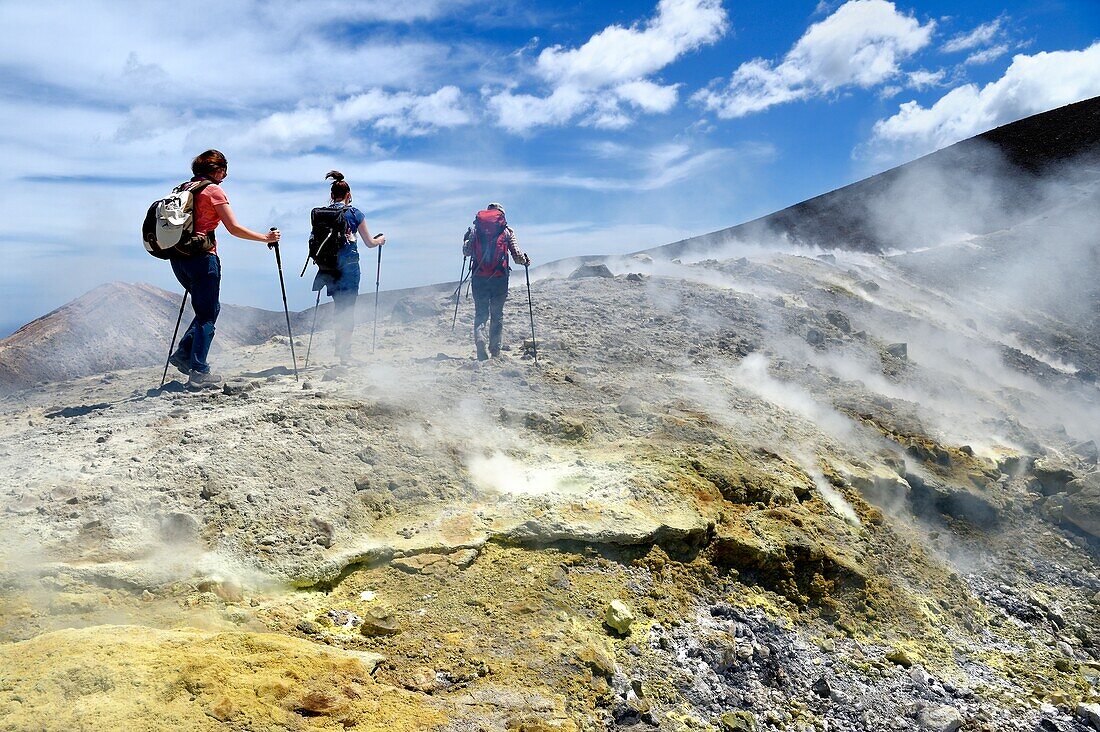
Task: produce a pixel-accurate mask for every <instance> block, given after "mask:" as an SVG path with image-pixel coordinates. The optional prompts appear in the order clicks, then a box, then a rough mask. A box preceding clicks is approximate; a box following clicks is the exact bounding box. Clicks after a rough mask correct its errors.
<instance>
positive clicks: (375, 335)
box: [370, 235, 382, 353]
mask: <svg viewBox="0 0 1100 732" xmlns="http://www.w3.org/2000/svg"><path fill="white" fill-rule="evenodd" d="M379 236H381V235H379ZM381 281H382V245H381V244H379V245H378V269H377V270H376V271H375V273H374V333H373V334H372V335H371V338H370V352H371V353H374V347H375V345H376V344H377V343H378V285H379V283H380V282H381Z"/></svg>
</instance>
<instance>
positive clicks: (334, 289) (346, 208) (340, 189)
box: [309, 170, 386, 364]
mask: <svg viewBox="0 0 1100 732" xmlns="http://www.w3.org/2000/svg"><path fill="white" fill-rule="evenodd" d="M329 178H332V188H331V191H330V193H331V199H332V200H331V202H330V203H329V205H328V206H327V207H325V208H327V209H330V210H335V211H340V212H342V213H343V216H342V217H341V218H340V226H339V241H338V242H337V243H336V246H335V247H332V248H330V249H327V250H326V247H324V246H322V245H324V242H320V243H318V242H317V241H316V238H317V237H319V236H321V233H320V232H321V229H319V228H318V223H319V222H321V221H322V219H323V217H320V216H318V215H317V213H316V212H317V211H318V210H321V211H323V209H314V214H313V225H314V229H313V232H312V233H310V247H309V250H310V253H311V255H313V254H314V253H316V256H314V257H313V259H314V261H315V262H316V263H317V276H316V277H314V278H313V292H316V293H317V298H318V300H320V297H321V290H322V288H325V289H327V290H328V296H329V297H331V298H332V305H333V309H334V311H335V312H334V314H333V328H332V330H333V336H334V338H335V341H336V358H338V359H339V360H340V363H342V364H347V363H349V362H350V361H351V336H352V333H353V332H354V330H355V301H356V299H357V298H358V297H359V277H360V272H359V249H358V247H357V246H356V241H357V238H358V237H359V236H362V237H363V243H365V244H366V245H367V248H368V249H373V248H374V247H380V246H382V245H383V244H385V243H386V237H385V236H383V235H382V234H378V235H377V236H371V233H370V230H369V229H367V221H366V217H365V216H364V215H363V212H362V211H360V210H359V209H357V208H355V207H354V206H352V205H351V186H350V185H349V184H348V182H347V181H346V180H344V174H343V173H341V172H340V171H338V170H330V171H329V172H328V174H327V175H326V176H325V180H328V179H329ZM318 247H320V249H318Z"/></svg>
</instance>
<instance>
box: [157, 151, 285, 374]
mask: <svg viewBox="0 0 1100 732" xmlns="http://www.w3.org/2000/svg"><path fill="white" fill-rule="evenodd" d="M191 172H192V173H193V174H194V177H192V178H191V181H190V186H189V188H192V189H193V188H195V187H196V186H199V185H202V184H205V185H203V187H202V189H201V190H200V191H199V192H198V193H197V194H196V195H195V201H194V210H193V216H194V232H195V236H196V237H198V238H200V239H201V238H203V237H205V240H206V242H207V244H206V245H205V246H204V247H203V249H206V251H200V252H199V253H197V254H193V255H190V256H184V255H182V254H173V255H172V257H171V258H170V261H171V262H172V271H173V272H174V273H175V275H176V279H177V280H179V283H180V284H181V285H183V287H184V289H185V290H187V292H189V293H190V294H191V307H192V308H194V310H195V318H194V319H193V320H192V321H191V325H190V326H188V328H187V332H186V333H184V335H183V338H181V339H180V342H179V347H178V348H176V350H175V352H174V353H172V355H171V356H169V358H168V360H169V362H170V363H171V364H172V365H173V366H175V367H176V368H177V369H179V370H180V372H181V373H184V374H188V375H189V378H188V380H187V385H188V386H189V387H201V386H203V385H207V384H217V383H219V382H220V381H221V377H220V376H218V375H217V374H215V373H213V372H212V371H211V370H210V364H209V363H207V360H206V358H207V354H208V353H209V352H210V343H211V341H213V340H214V323H215V322H216V321H217V320H218V313H219V311H220V310H221V304H220V303H219V302H218V295H219V293H220V290H221V281H222V266H221V259H219V258H218V247H217V241H216V240H215V235H214V230H215V229H217V228H218V224H225V228H226V230H227V231H228V232H229V233H230V234H232V235H233V236H235V237H237V238H238V239H247V240H249V241H259V242H264V243H265V244H267V245H268V248H271V247H273V246H274V245H275V243H276V242H278V241H279V237H280V233H279V231H278V230H277V229H273V230H271V231H269V232H267V233H265V234H260V233H259V232H255V231H252V230H251V229H246V228H244V227H243V226H241V225H240V224H239V223H238V222H237V217H236V216H235V215H234V214H233V209H232V208H230V207H229V199H228V198H227V197H226V195H225V192H224V191H223V190H222V189H221V185H220V184H221V182H222V181H223V180H225V178H226V176H227V175H229V162H228V161H227V160H226V159H225V155H222V154H221V153H220V152H218V151H217V150H207V151H206V152H204V153H202V154H200V155H199V156H198V157H196V158H195V159H194V160H193V161H191Z"/></svg>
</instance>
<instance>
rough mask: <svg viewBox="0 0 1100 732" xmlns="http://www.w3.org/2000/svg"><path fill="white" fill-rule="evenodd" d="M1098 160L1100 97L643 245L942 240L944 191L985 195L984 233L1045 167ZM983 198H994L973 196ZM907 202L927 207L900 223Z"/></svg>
mask: <svg viewBox="0 0 1100 732" xmlns="http://www.w3.org/2000/svg"><path fill="white" fill-rule="evenodd" d="M1097 160H1100V97H1096V98H1094V99H1089V100H1086V101H1083V102H1078V103H1076V104H1070V105H1067V106H1065V107H1061V108H1059V109H1054V110H1051V111H1049V112H1043V113H1041V114H1036V115H1033V116H1031V117H1027V118H1025V119H1022V120H1019V121H1017V122H1012V123H1010V124H1007V125H1003V126H1001V127H998V128H996V129H994V130H990V131H989V132H985V133H983V134H981V135H977V136H975V137H972V138H970V139H967V140H963V141H962V142H959V143H956V144H954V145H951V146H950V147H947V148H944V149H942V150H938V151H936V152H934V153H931V154H929V155H926V156H924V157H922V158H919V159H917V160H914V161H912V162H910V163H906V164H905V165H901V166H898V167H896V168H893V169H891V170H888V171H886V172H884V173H880V174H878V175H874V176H871V177H870V178H866V179H864V180H861V181H858V182H856V183H852V184H851V185H847V186H844V187H843V188H838V189H837V190H835V191H830V192H829V193H825V194H822V195H820V196H816V197H814V198H811V199H809V200H806V201H803V202H801V203H798V204H795V205H793V206H790V207H788V208H785V209H783V210H781V211H776V212H775V213H772V214H768V215H767V216H763V217H761V218H759V219H754V220H753V221H749V222H747V223H744V224H738V225H737V226H731V227H730V228H728V229H721V230H719V231H715V232H712V233H710V234H704V235H702V236H697V237H692V238H690V239H685V240H683V241H679V242H675V243H672V244H667V245H665V246H661V247H657V248H655V249H652V250H647V251H649V253H651V254H653V253H658V252H659V253H660V254H661V256H664V257H669V258H672V257H694V256H696V255H698V254H699V253H701V252H711V251H714V250H716V249H717V248H719V247H722V246H725V245H727V244H729V243H730V242H736V241H741V242H753V241H774V240H786V241H789V242H790V243H797V244H803V245H808V246H818V247H823V248H843V249H859V250H863V251H872V252H877V251H885V250H891V249H910V248H913V247H917V246H924V245H927V244H929V243H936V240H937V236H938V235H939V234H941V233H942V228H941V227H942V224H943V222H942V221H941V220H939V218H938V217H937V216H936V215H937V214H938V213H939V208H940V206H939V205H936V204H941V203H942V202H943V201H944V200H952V199H953V200H955V201H959V200H960V199H967V200H966V202H967V203H968V204H970V205H972V206H973V205H974V204H980V208H979V206H974V207H972V208H970V209H969V210H968V211H969V213H970V217H969V223H971V224H972V225H978V226H979V227H980V228H979V229H978V230H974V231H971V233H973V234H983V233H988V232H990V231H994V230H996V229H999V228H1003V227H1004V226H1005V225H1008V224H1011V223H1014V222H1015V221H1016V219H1015V218H1014V215H1015V213H1016V212H1017V211H1018V210H1019V209H1020V208H1025V209H1026V208H1028V204H1030V203H1031V202H1032V198H1033V197H1034V196H1035V195H1036V192H1037V189H1036V187H1037V186H1039V185H1041V181H1042V179H1043V178H1044V177H1045V176H1047V175H1051V174H1054V175H1057V176H1061V175H1062V174H1063V171H1061V170H1060V169H1061V168H1062V166H1065V165H1067V164H1073V165H1080V164H1090V163H1092V164H1094V163H1096V162H1097ZM990 179H999V180H1000V181H1001V184H1000V185H999V186H998V187H997V189H995V190H991V189H989V188H987V187H985V186H984V185H982V183H981V182H982V181H983V180H990ZM1009 181H1010V182H1009ZM932 189H935V190H932ZM913 198H915V199H917V200H910V201H907V200H906V199H913ZM983 198H986V199H989V200H984V201H981V200H974V199H983ZM922 199H923V200H922ZM907 204H911V205H916V206H922V207H923V208H924V211H923V212H921V211H917V212H914V214H913V215H911V216H908V217H906V218H905V219H904V220H903V221H902V222H900V223H899V222H897V221H896V220H895V218H894V215H893V213H892V210H894V211H896V210H897V209H898V208H904V207H906V206H907ZM987 209H988V210H987ZM922 213H926V214H928V215H927V216H925V215H921V214H922ZM979 213H980V214H982V216H981V217H979V216H978V214H979ZM979 219H980V220H979Z"/></svg>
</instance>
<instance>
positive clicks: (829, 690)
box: [813, 676, 833, 699]
mask: <svg viewBox="0 0 1100 732" xmlns="http://www.w3.org/2000/svg"><path fill="white" fill-rule="evenodd" d="M813 690H814V693H815V694H817V695H818V696H820V697H821V698H822V699H828V698H829V697H831V696H832V695H833V686H832V684H830V683H829V679H828V678H826V677H824V676H822V677H821V678H820V679H818V680H817V681H815V682H814V686H813Z"/></svg>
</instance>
